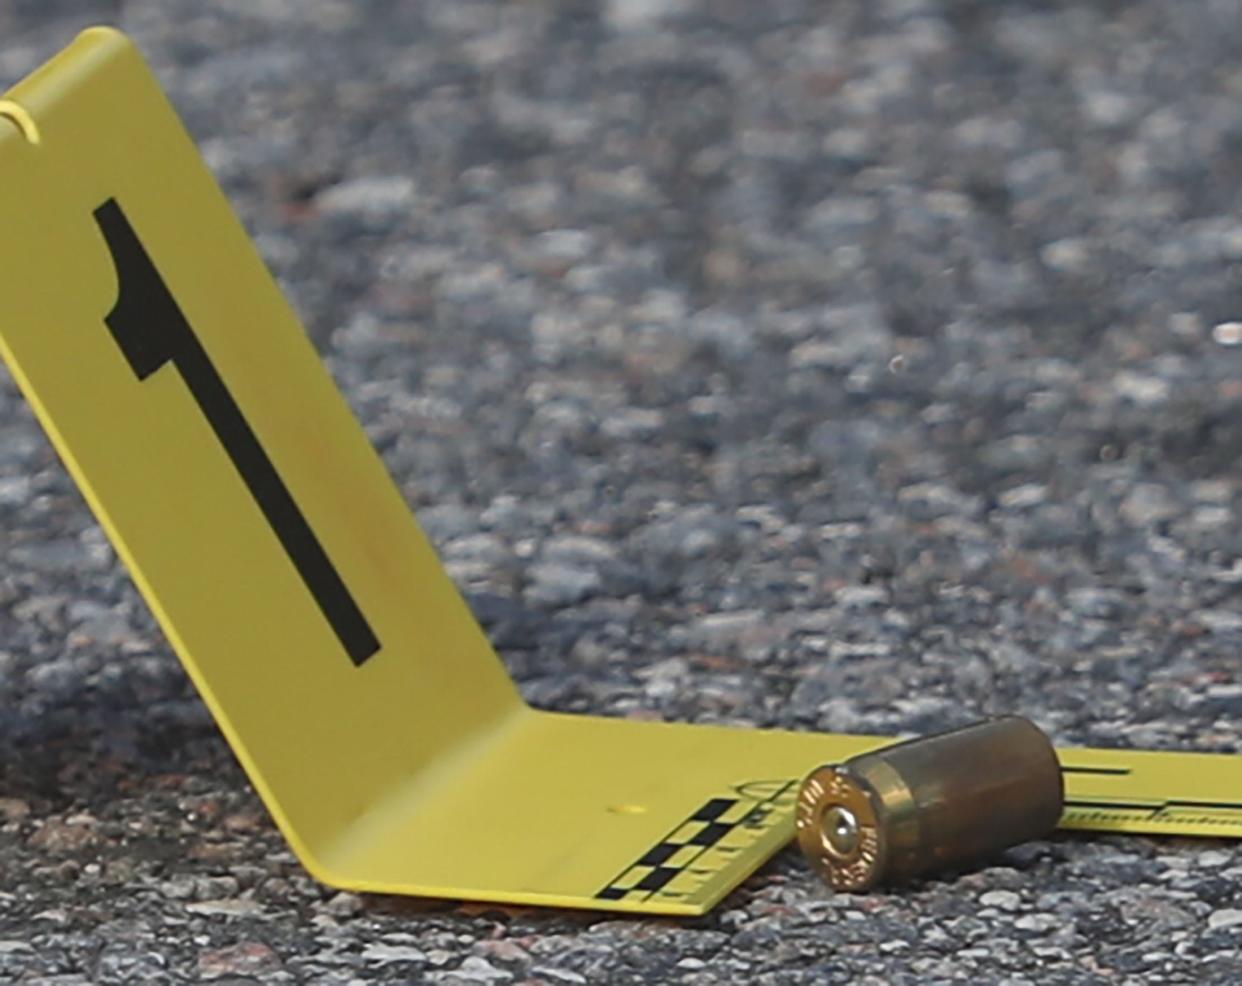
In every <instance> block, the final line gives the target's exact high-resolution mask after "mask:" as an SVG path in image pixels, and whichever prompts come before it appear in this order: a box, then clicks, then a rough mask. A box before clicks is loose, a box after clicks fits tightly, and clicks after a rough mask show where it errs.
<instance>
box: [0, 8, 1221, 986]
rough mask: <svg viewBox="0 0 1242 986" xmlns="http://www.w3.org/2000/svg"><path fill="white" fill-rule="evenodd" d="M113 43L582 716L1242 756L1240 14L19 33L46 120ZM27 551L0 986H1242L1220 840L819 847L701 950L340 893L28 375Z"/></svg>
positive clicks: (645, 19) (617, 928)
mask: <svg viewBox="0 0 1242 986" xmlns="http://www.w3.org/2000/svg"><path fill="white" fill-rule="evenodd" d="M90 23H116V24H118V25H119V26H121V27H122V28H123V29H125V30H126V31H128V32H129V33H130V34H131V35H132V36H133V37H134V38H135V40H136V41H137V42H138V43H139V45H140V46H141V47H142V49H143V50H144V52H145V53H146V55H147V57H148V58H149V60H150V62H151V64H152V67H153V68H154V70H155V71H156V73H157V74H158V76H159V77H160V79H161V80H162V82H163V83H164V85H165V86H166V88H167V90H168V93H169V95H170V97H171V99H172V101H173V103H174V104H175V105H176V107H177V108H178V110H179V111H180V112H181V113H182V115H183V117H184V119H185V120H186V123H187V125H188V126H189V128H190V130H191V132H192V133H193V135H194V136H195V138H196V139H197V140H198V141H199V143H200V146H201V148H202V151H203V153H204V155H205V157H206V159H207V161H208V163H209V164H210V166H211V168H212V169H213V170H214V172H215V173H216V175H217V176H218V178H219V179H220V181H221V183H222V185H223V187H224V189H225V191H226V193H227V194H228V196H229V198H230V199H231V200H232V202H233V203H234V205H235V207H236V209H237V211H238V213H239V215H240V216H241V218H242V220H243V221H244V223H245V224H246V225H247V227H248V228H249V230H250V231H251V232H252V233H253V235H254V236H255V238H256V240H257V243H258V245H259V247H260V249H261V251H262V253H263V254H264V256H265V258H266V259H267V261H268V262H269V264H270V265H271V267H272V269H273V270H274V272H275V273H276V275H277V276H278V278H279V280H280V282H281V284H282V286H283V288H284V289H285V290H286V291H287V293H288V294H289V296H290V298H291V300H292V301H293V303H294V304H295V306H296V307H297V309H298V311H299V313H300V314H301V316H302V317H303V319H304V321H305V324H306V326H307V329H308V331H309V332H310V334H311V336H312V338H313V339H314V341H315V343H316V345H317V346H318V347H319V349H320V351H321V352H322V354H323V356H324V358H325V359H326V360H327V362H328V365H329V367H330V369H331V371H332V373H333V374H334V375H335V377H336V379H337V380H338V381H339V383H340V385H341V386H342V388H343V389H344V391H345V394H346V396H347V397H348V399H349V400H350V402H351V404H352V405H353V407H354V409H355V410H356V411H357V413H358V415H359V416H360V418H361V420H362V421H363V423H364V425H365V427H366V429H367V432H368V434H369V436H370V437H371V439H372V440H373V441H374V442H375V444H376V446H377V448H378V449H379V450H380V452H381V454H382V456H383V458H384V460H385V462H386V463H387V465H388V467H389V469H390V470H391V471H392V473H393V475H394V477H395V478H396V480H397V481H398V483H399V484H400V486H401V488H402V490H403V492H404V493H405V495H406V497H407V498H408V500H409V502H410V504H411V506H412V507H413V508H414V509H415V510H416V511H417V512H418V514H419V516H420V518H421V519H422V521H423V523H424V525H425V527H426V529H427V531H428V533H429V534H430V536H431V537H432V539H433V540H434V541H435V543H436V545H437V546H438V548H439V549H440V551H441V553H442V555H443V558H444V560H445V563H446V565H447V567H448V569H449V571H450V573H451V574H452V576H453V577H454V579H455V580H456V581H457V582H458V584H459V585H460V586H461V588H462V590H463V591H464V592H465V593H466V594H467V596H468V598H469V600H470V602H471V604H472V605H473V606H474V608H475V611H476V613H477V614H478V615H479V617H480V618H481V619H482V620H483V622H484V623H485V625H486V626H487V628H488V630H489V632H490V634H491V635H492V639H493V640H494V641H495V643H496V645H497V647H498V648H499V650H500V652H501V654H502V656H503V658H504V660H505V662H506V664H507V665H508V667H509V669H510V671H511V672H512V674H513V675H514V676H515V677H516V679H517V680H518V682H519V684H520V686H521V688H522V690H523V693H524V694H525V695H526V696H527V698H529V699H530V700H531V701H532V702H534V703H536V704H538V705H540V706H542V707H545V708H549V709H557V710H565V711H575V712H578V711H581V712H588V711H589V712H593V713H601V714H609V715H620V716H631V717H641V718H667V719H677V720H689V721H696V722H722V723H731V724H738V725H752V726H782V727H788V728H794V729H815V730H826V731H852V732H877V733H910V734H914V733H925V732H929V731H932V730H937V729H943V728H948V727H951V726H955V725H959V724H963V723H966V722H969V721H971V720H973V719H976V718H978V717H980V716H981V715H985V714H992V713H1000V712H1019V713H1022V714H1025V715H1028V716H1031V717H1032V718H1034V719H1035V720H1036V721H1037V722H1039V724H1040V725H1041V726H1043V727H1044V728H1045V729H1046V730H1047V731H1048V732H1049V733H1051V734H1052V735H1053V736H1054V738H1055V739H1056V740H1057V741H1058V742H1060V743H1064V744H1075V743H1076V744H1084V743H1085V744H1092V745H1099V746H1134V747H1141V748H1152V749H1199V750H1211V751H1220V752H1240V751H1239V720H1240V719H1242V676H1240V674H1239V670H1240V667H1242V664H1240V659H1239V656H1238V655H1239V646H1240V645H1242V604H1240V600H1239V592H1240V589H1239V587H1240V586H1242V531H1240V529H1239V525H1238V511H1239V509H1240V508H1242V497H1240V495H1239V494H1240V492H1242V487H1240V485H1239V479H1240V478H1242V467H1240V465H1239V453H1240V452H1242V374H1240V372H1239V371H1240V370H1242V264H1240V262H1242V60H1239V58H1238V39H1239V38H1240V37H1242V4H1238V3H1237V2H1233V0H1201V2H1196V3H1193V4H1190V3H1176V2H1172V0H1164V2H1161V0H1135V2H1131V3H1103V2H1101V3H1056V2H1035V0H1030V2H1011V3H993V2H986V0H976V2H970V0H880V2H862V0H858V2H853V0H843V2H836V3H816V2H812V0H769V2H766V3H754V2H752V0H713V2H710V3H709V2H707V0H600V2H598V3H591V2H586V0H563V2H554V0H514V2H511V3H490V2H478V0H428V2H396V0H374V2H367V3H365V4H364V3H351V2H345V0H298V2H294V0H228V2H211V3H203V2H193V0H124V2H111V3H103V2H96V0H82V2H42V0H0V88H3V87H4V86H7V85H8V84H9V83H11V82H14V81H16V80H17V79H18V78H20V77H21V76H22V75H24V74H25V73H26V72H27V71H29V70H31V69H32V68H34V67H35V66H36V65H38V64H39V63H40V62H42V61H43V60H45V59H46V58H48V57H49V56H50V55H52V54H53V53H54V52H55V51H56V50H58V49H59V48H60V47H62V46H63V45H65V44H67V43H68V42H69V41H70V40H71V39H72V37H73V35H74V34H75V33H76V31H77V30H78V29H79V28H80V27H83V26H85V25H87V24H90ZM3 196H4V190H3V189H0V210H2V202H3ZM0 235H4V230H3V212H2V211H0ZM67 287H70V288H71V286H67ZM0 558H2V559H3V565H2V566H0V982H4V983H10V982H11V983H23V984H25V983H42V984H48V986H51V984H57V986H83V984H114V983H185V982H198V981H201V980H208V979H210V980H214V981H215V982H217V983H231V984H240V983H251V982H253V983H260V982H261V983H311V984H319V986H337V984H342V986H343V984H347V983H369V982H390V983H403V982H409V983H424V982H425V983H444V984H453V983H488V984H499V986H504V984H514V986H517V984H535V983H541V984H548V986H558V984H570V983H644V982H669V983H685V984H712V983H760V984H784V983H791V984H796V983H807V984H810V983H816V984H819V983H841V984H846V983H848V984H857V986H861V984H877V986H878V984H906V983H909V984H914V983H919V984H923V983H938V982H957V981H970V982H973V983H978V984H984V983H988V984H991V983H995V984H1002V983H1003V984H1009V986H1019V984H1040V986H1055V984H1084V983H1092V984H1093V983H1101V984H1104V983H1108V984H1113V983H1124V984H1136V986H1137V984H1148V983H1192V982H1193V983H1212V984H1227V983H1236V982H1242V849H1239V848H1238V847H1237V846H1236V845H1235V844H1233V843H1230V842H1225V841H1213V840H1192V839H1172V838H1167V839H1157V838H1138V837H1120V836H1108V837H1105V836H1085V835H1084V836H1071V835H1059V836H1056V837H1054V838H1052V839H1050V840H1048V841H1045V842H1041V843H1037V844H1033V845H1029V846H1025V847H1022V848H1019V849H1015V850H1012V851H1010V852H1008V853H1006V854H1005V855H1004V856H1002V857H1001V858H1000V859H998V860H997V861H995V863H994V864H992V865H988V866H986V867H983V868H979V869H976V870H974V871H971V872H968V873H965V874H961V875H954V876H942V877H937V878H932V879H928V880H924V881H921V882H919V883H916V884H915V885H913V886H912V887H908V888H904V889H900V890H895V891H889V892H880V893H873V894H868V895H863V896H851V895H834V894H832V893H830V892H829V891H828V890H827V889H826V888H825V887H824V886H822V885H820V884H819V883H817V882H816V881H815V879H814V878H813V877H812V875H811V873H810V871H809V869H808V867H807V866H806V865H805V864H804V863H803V862H802V861H801V859H800V858H799V857H798V856H797V855H796V854H795V853H793V852H792V851H786V852H784V853H783V854H781V855H779V856H778V857H777V858H776V859H774V860H773V861H772V862H771V863H769V864H768V865H766V866H765V867H764V868H763V869H762V870H761V871H760V872H759V873H757V874H756V875H755V876H754V877H753V878H751V879H750V880H748V881H747V882H746V883H745V884H744V885H743V886H742V887H741V888H740V889H739V890H737V891H736V892H735V893H734V894H732V895H731V896H730V897H729V898H728V899H727V900H726V901H724V902H723V903H722V904H721V905H720V907H719V908H718V909H716V910H715V911H714V912H713V913H712V914H710V915H709V916H707V917H705V918H701V919H694V920H672V919H634V918H625V917H618V916H609V915H606V914H599V913H585V912H557V911H540V910H531V909H520V908H496V907H491V906H484V905H472V904H461V903H458V902H452V901H417V900H403V899H398V898H390V897H379V896H356V895H352V894H348V893H337V892H334V891H331V890H329V889H326V888H324V887H322V886H321V885H319V884H317V883H316V882H315V881H314V880H312V879H311V878H310V877H309V876H307V875H306V874H305V873H304V872H303V870H302V869H301V868H300V867H299V865H298V864H297V862H296V861H295V860H294V858H293V856H292V855H291V853H290V852H289V850H288V849H287V847H286V846H285V845H284V843H283V841H282V840H281V838H280V836H279V835H278V833H277V832H276V830H275V828H274V827H273V825H272V823H271V821H270V819H269V818H268V816H267V815H266V813H265V811H264V809H263V808H262V806H261V805H260V803H259V801H258V799H257V797H256V796H255V794H254V793H253V791H252V790H251V789H250V787H249V786H248V784H247V781H246V779H245V777H244V775H243V774H242V772H241V770H240V768H239V767H238V765H237V764H236V762H235V760H234V758H233V756H232V754H231V753H230V751H229V748H228V746H227V744H226V743H225V741H224V740H223V738H222V737H221V735H220V734H219V732H218V731H217V729H216V727H215V726H214V724H213V722H212V721H211V718H210V716H209V714H208V713H207V711H206V709H205V707H204V706H203V705H202V703H201V702H200V701H199V699H198V698H197V696H196V695H195V693H194V691H193V689H192V687H191V685H190V683H189V682H188V680H187V678H186V676H185V674H184V673H183V671H182V670H181V667H180V665H179V664H178V663H177V660H176V658H175V657H174V655H173V654H172V652H171V651H170V649H169V647H168V645H167V643H166V641H165V640H164V639H163V638H162V636H161V635H160V633H159V631H158V629H157V628H156V627H155V625H154V622H153V620H152V618H151V615H150V613H149V612H148V610H147V609H146V607H145V605H144V603H143V602H142V600H141V599H140V597H139V596H138V594H137V592H136V590H135V589H134V587H133V585H132V584H131V582H130V580H129V578H128V576H127V574H126V572H125V571H124V569H123V567H122V566H121V565H120V563H119V562H118V561H117V559H116V557H115V555H114V554H113V552H112V551H111V549H110V548H109V546H108V544H107V541H106V539H105V538H104V536H103V534H102V532H101V531H100V528H99V527H98V526H97V525H96V523H95V522H94V520H93V518H92V517H91V515H90V513H89V511H88V510H87V508H86V506H85V504H84V502H83V500H82V498H81V496H80V495H79V494H78V493H77V491H76V489H75V488H74V486H73V484H72V482H71V481H70V479H69V478H68V476H67V474H66V472H65V470H64V469H63V467H62V466H61V465H60V463H59V462H58V460H57V458H56V456H55V454H54V453H53V451H52V450H51V448H50V446H49V444H48V443H47V441H46V440H45V438H44V436H43V434H42V432H41V431H40V430H39V428H38V426H37V424H36V423H35V422H34V419H33V417H32V415H31V413H30V411H29V409H28V408H27V407H26V406H25V405H24V403H23V402H22V400H21V398H20V396H19V395H18V393H17V391H16V388H15V387H14V385H13V383H12V382H11V380H10V379H9V378H8V377H7V376H4V377H3V379H0ZM1240 762H1242V761H1240ZM1239 786H1240V787H1242V767H1240V768H1239Z"/></svg>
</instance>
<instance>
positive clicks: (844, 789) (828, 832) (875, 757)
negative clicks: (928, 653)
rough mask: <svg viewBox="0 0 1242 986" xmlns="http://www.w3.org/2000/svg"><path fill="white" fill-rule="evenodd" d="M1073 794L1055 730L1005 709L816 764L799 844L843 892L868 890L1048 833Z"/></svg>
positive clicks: (805, 795)
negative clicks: (1049, 734)
mask: <svg viewBox="0 0 1242 986" xmlns="http://www.w3.org/2000/svg"><path fill="white" fill-rule="evenodd" d="M1064 797H1065V787H1064V782H1063V780H1062V777H1061V766H1060V763H1059V762H1058V760H1057V755H1056V751H1055V750H1054V749H1053V747H1052V743H1051V742H1050V741H1049V740H1048V737H1047V736H1045V735H1044V734H1043V732H1041V731H1040V729H1039V727H1037V726H1036V725H1035V724H1034V723H1032V722H1031V721H1030V720H1028V719H1023V718H1021V717H1020V716H1004V717H1001V718H997V719H989V720H986V721H984V722H980V723H975V724H973V725H970V726H966V727H964V728H962V729H955V730H953V731H951V732H947V733H940V734H938V735H935V736H927V737H921V738H919V739H913V740H907V741H905V742H902V743H897V744H894V745H892V746H888V747H885V748H883V749H881V750H877V751H875V752H874V753H867V754H863V755H862V756H858V757H854V758H853V759H852V760H847V761H846V762H845V763H843V764H837V765H827V766H823V767H819V768H818V769H816V770H814V771H812V772H811V774H810V775H809V776H808V777H807V778H806V780H805V781H803V782H802V788H801V790H800V791H799V794H798V806H797V815H796V819H797V832H798V845H799V847H800V848H801V849H802V852H803V854H804V855H806V857H807V858H808V859H809V860H810V861H811V864H812V865H813V866H814V867H815V869H816V870H817V871H818V872H819V874H820V875H821V876H822V877H823V878H824V879H825V880H826V881H827V882H828V883H829V884H831V885H832V886H833V887H834V888H836V889H837V890H867V889H870V888H871V887H874V886H876V885H877V884H880V883H895V882H900V881H902V880H907V879H909V878H911V877H913V876H916V875H918V874H920V873H926V872H928V871H930V870H937V869H943V868H948V867H952V866H959V865H963V864H966V863H970V862H973V861H977V860H979V859H982V858H985V857H987V856H989V855H992V854H994V853H996V852H999V851H1000V850H1001V849H1005V848H1007V847H1009V846H1013V845H1017V844H1018V843H1020V842H1027V841H1029V840H1031V839H1038V838H1041V837H1043V836H1046V835H1048V834H1049V833H1050V832H1051V831H1052V830H1053V829H1054V828H1056V825H1057V822H1058V821H1059V820H1060V818H1061V811H1062V806H1063V802H1064Z"/></svg>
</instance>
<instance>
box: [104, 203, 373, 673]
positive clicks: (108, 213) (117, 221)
mask: <svg viewBox="0 0 1242 986" xmlns="http://www.w3.org/2000/svg"><path fill="white" fill-rule="evenodd" d="M95 222H96V223H98V225H99V229H100V231H101V232H102V233H103V237H104V240H105V241H106V242H107V244H108V250H109V251H110V252H111V254H112V262H113V264H114V265H115V267H116V273H117V281H118V283H119V285H120V286H119V288H118V291H117V301H116V305H115V306H114V307H113V309H112V311H111V312H109V313H108V315H107V316H106V317H105V318H104V321H105V322H106V323H107V325H108V330H109V331H110V332H111V333H112V338H113V339H114V340H116V344H117V345H118V346H119V347H120V348H121V352H122V353H124V354H125V358H126V360H127V361H128V362H129V365H130V367H131V368H132V369H133V371H134V373H135V374H136V375H137V377H138V379H139V380H146V379H147V377H149V376H150V375H151V374H152V373H154V372H155V371H156V370H158V369H159V368H160V367H162V366H164V365H165V364H166V363H172V365H173V366H175V367H176V368H177V371H178V372H179V373H180V374H181V379H182V380H183V381H185V385H186V387H188V388H189V391H190V394H191V395H192V396H193V397H194V400H195V401H196V402H197V403H198V406H199V409H200V410H202V412H203V415H204V416H205V417H206V418H207V422H208V423H209V424H210V425H211V428H212V430H213V431H214V432H215V433H216V438H218V439H219V440H220V444H221V445H223V446H224V451H225V452H227V453H228V456H229V458H230V459H231V460H232V462H233V465H234V466H235V467H236V469H237V471H238V473H240V474H241V478H242V480H243V481H244V482H245V484H246V486H247V488H248V489H249V490H250V493H251V495H252V496H253V497H254V499H255V502H256V503H257V504H258V505H259V509H260V510H262V511H263V516H264V517H266V518H267V522H268V523H269V524H270V525H271V527H272V530H273V531H274V532H275V534H276V537H277V538H279V539H280V543H281V544H282V545H283V546H284V549H285V552H286V553H287V554H288V556H289V560H290V561H292V562H293V565H294V567H295V568H296V569H297V570H298V574H299V575H301V576H302V581H303V582H305V583H306V588H307V589H309V590H310V593H311V595H312V596H314V598H315V602H316V603H318V604H319V608H320V610H321V611H322V612H323V615H324V616H325V617H326V618H327V620H328V622H329V623H330V624H331V625H332V629H333V630H334V631H335V632H336V635H337V637H338V638H339V639H340V641H341V644H342V646H343V647H344V648H345V650H346V652H347V653H348V654H349V657H350V659H351V660H352V661H353V662H354V664H356V665H361V664H362V663H363V662H365V661H366V660H367V658H369V657H371V656H372V655H373V654H375V652H376V651H378V650H379V647H380V644H379V640H378V639H377V638H376V636H375V634H374V632H373V631H372V630H371V627H370V625H369V624H368V623H367V621H366V617H364V616H363V615H362V610H360V609H359V608H358V604H357V603H356V602H354V597H353V596H352V595H350V593H349V589H347V588H346V586H345V583H344V582H343V581H342V580H341V577H340V575H339V574H338V573H337V571H336V569H335V568H334V567H333V565H332V561H331V560H330V559H329V558H328V556H327V554H326V553H325V552H324V550H323V546H322V545H321V544H320V543H319V539H318V538H317V537H315V532H314V531H312V530H311V528H310V525H309V524H308V523H307V522H306V518H305V517H303V516H302V511H301V510H299V509H298V505H297V504H296V503H295V502H294V500H293V497H292V496H291V495H290V493H289V490H288V488H287V487H286V486H285V484H284V481H283V480H282V479H281V478H280V474H279V473H278V472H277V471H276V467H275V466H273V465H272V460H271V459H269V458H268V457H267V453H266V452H265V451H264V450H263V446H262V445H261V444H259V440H258V438H256V437H255V434H254V432H253V431H251V429H250V425H249V424H247V423H246V419H245V417H244V416H243V415H242V413H241V409H240V408H239V407H238V406H237V402H236V401H234V400H233V395H232V394H230V393H229V391H228V388H227V387H226V386H225V385H224V381H223V380H221V379H220V374H219V373H217V372H216V368H215V367H214V366H213V365H212V363H211V359H210V358H209V357H208V356H207V353H206V351H205V350H204V349H203V347H202V344H201V343H200V342H199V341H198V337H197V336H196V335H195V334H194V330H193V329H192V328H191V327H190V323H189V322H188V321H187V320H186V317H185V315H183V314H182V312H181V308H180V306H178V304H177V302H176V300H175V299H174V298H173V296H172V293H171V292H170V291H169V290H168V287H167V285H165V283H164V279H163V278H162V277H160V272H159V271H158V270H156V269H155V265H154V264H153V263H152V262H151V257H150V255H148V253H147V251H146V249H145V248H144V247H143V245H142V241H141V240H139V239H138V234H137V233H135V232H134V227H133V226H131V225H130V223H129V220H128V219H127V218H126V217H125V213H124V211H123V210H122V209H121V206H120V205H119V204H118V203H117V201H116V199H108V201H107V202H105V203H104V204H103V205H101V206H100V207H99V208H98V209H96V210H95ZM222 289H223V290H227V285H225V286H222Z"/></svg>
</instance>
